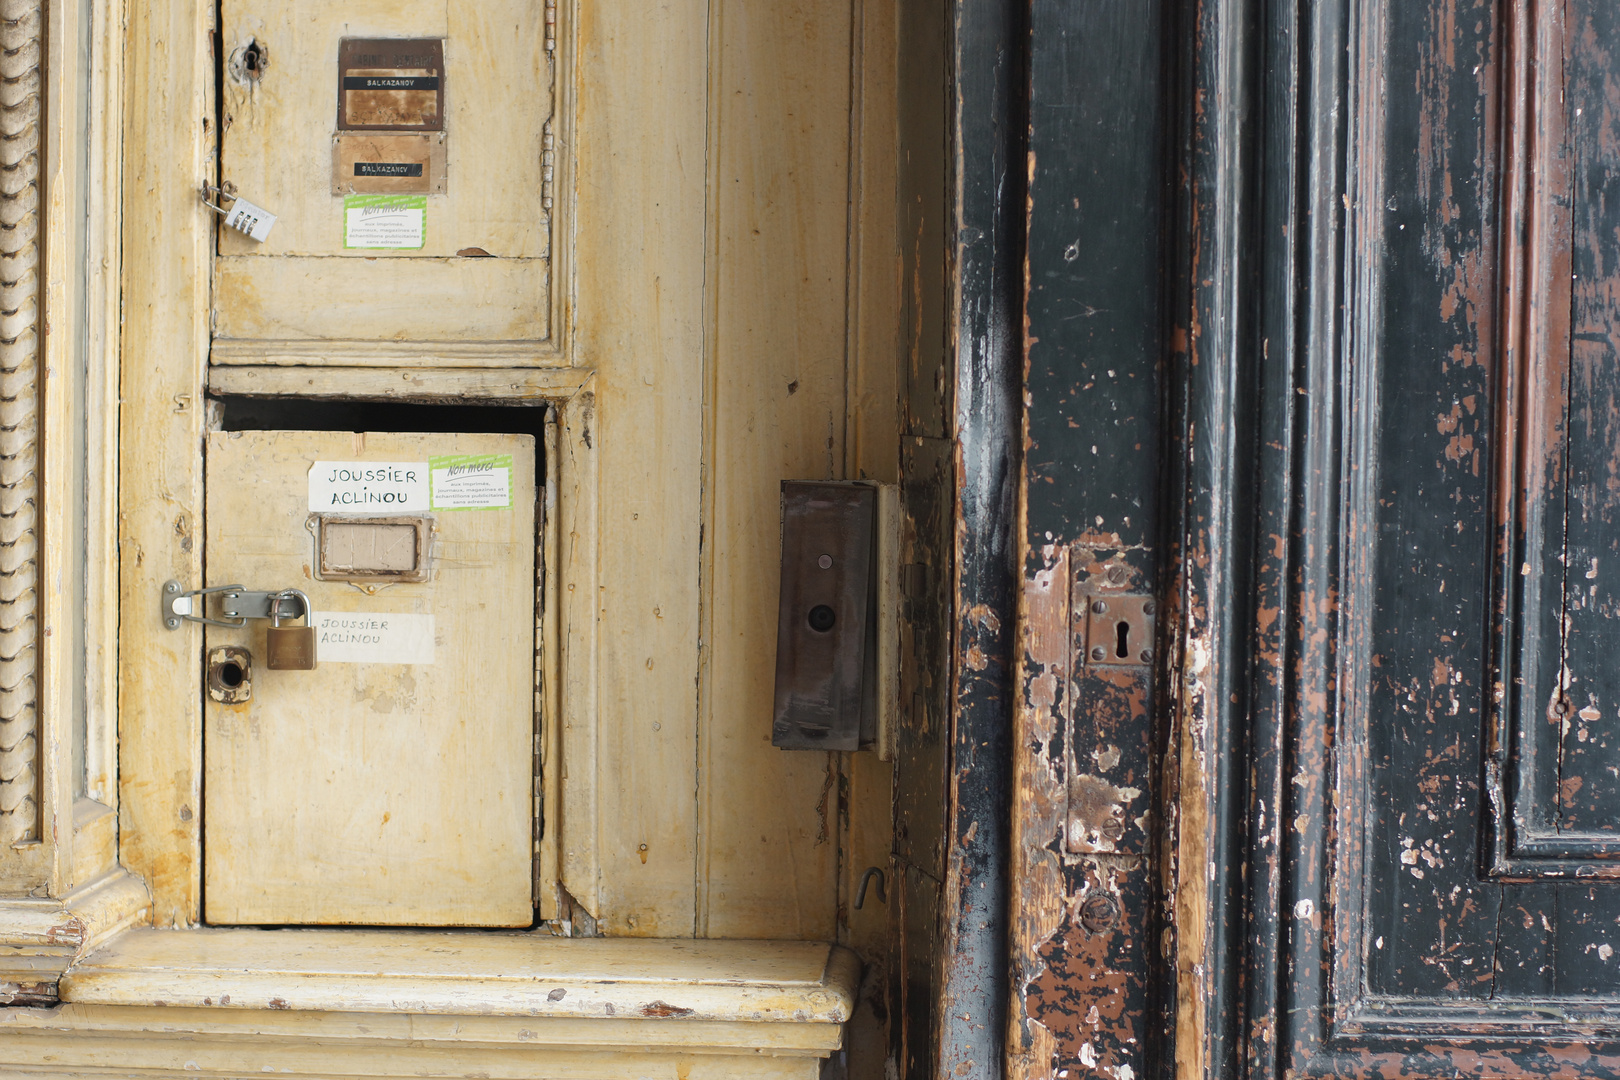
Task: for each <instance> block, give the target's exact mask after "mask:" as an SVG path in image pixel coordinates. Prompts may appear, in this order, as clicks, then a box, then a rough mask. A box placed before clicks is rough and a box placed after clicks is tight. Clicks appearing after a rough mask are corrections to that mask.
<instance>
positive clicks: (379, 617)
mask: <svg viewBox="0 0 1620 1080" xmlns="http://www.w3.org/2000/svg"><path fill="white" fill-rule="evenodd" d="M311 625H313V626H314V627H315V659H316V660H317V661H318V662H319V663H322V664H431V663H433V644H434V642H433V616H432V615H416V614H412V613H410V612H380V611H317V612H316V613H315V617H314V618H313V619H312V620H311Z"/></svg>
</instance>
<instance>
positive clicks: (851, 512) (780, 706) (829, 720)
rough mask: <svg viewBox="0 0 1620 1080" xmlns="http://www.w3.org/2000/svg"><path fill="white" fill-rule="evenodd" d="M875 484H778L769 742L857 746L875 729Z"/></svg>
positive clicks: (833, 747)
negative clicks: (777, 589)
mask: <svg viewBox="0 0 1620 1080" xmlns="http://www.w3.org/2000/svg"><path fill="white" fill-rule="evenodd" d="M876 522H877V491H876V489H875V488H874V487H873V486H872V485H870V484H860V483H838V482H811V481H798V480H787V481H783V483H782V585H781V599H780V607H779V609H778V613H777V631H776V707H775V714H774V717H773V720H772V724H771V743H772V744H773V745H775V746H777V747H780V748H782V749H785V750H858V749H860V748H861V746H862V744H863V743H865V744H868V745H870V744H871V742H872V740H873V738H874V735H875V730H876V723H877V721H876V713H877V699H876V682H877V679H876V668H877V659H876V646H877V640H876V639H877V633H876V618H877V604H876V589H875V578H874V557H873V556H874V546H875V542H876V535H877V534H876Z"/></svg>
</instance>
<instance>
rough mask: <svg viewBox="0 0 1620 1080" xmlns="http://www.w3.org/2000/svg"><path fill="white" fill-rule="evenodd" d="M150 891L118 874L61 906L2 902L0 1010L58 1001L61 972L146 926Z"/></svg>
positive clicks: (133, 878)
mask: <svg viewBox="0 0 1620 1080" xmlns="http://www.w3.org/2000/svg"><path fill="white" fill-rule="evenodd" d="M150 907H151V898H150V897H149V896H148V895H147V891H146V885H145V884H144V883H143V882H142V881H141V879H140V878H138V877H136V876H135V875H133V874H130V873H128V872H126V871H124V870H115V871H113V872H112V873H110V874H107V875H106V876H105V877H102V878H100V879H98V880H96V881H93V882H91V883H90V884H89V885H86V886H84V887H83V888H80V889H75V890H74V891H73V892H72V893H70V894H69V895H67V896H66V897H63V898H62V899H59V900H0V1005H37V1004H46V1003H49V1002H51V1001H54V1000H56V993H57V980H58V979H60V978H61V976H62V972H63V971H65V970H66V969H67V968H68V967H69V966H70V965H72V964H73V963H74V962H75V961H77V960H78V959H79V958H80V957H82V956H84V955H85V954H86V953H88V952H90V951H91V950H93V949H94V948H96V946H98V945H100V944H101V943H102V942H103V941H105V940H107V939H108V938H109V937H110V936H112V935H114V934H116V933H118V932H119V931H120V930H123V929H125V928H126V927H129V926H132V925H134V924H135V923H136V922H144V921H147V920H146V918H145V916H146V915H147V912H148V910H149V909H150Z"/></svg>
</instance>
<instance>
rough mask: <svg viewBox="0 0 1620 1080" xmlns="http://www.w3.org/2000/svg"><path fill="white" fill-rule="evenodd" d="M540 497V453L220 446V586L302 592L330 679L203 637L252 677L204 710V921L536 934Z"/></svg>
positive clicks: (214, 501) (215, 546) (252, 632)
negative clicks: (242, 696) (242, 693)
mask: <svg viewBox="0 0 1620 1080" xmlns="http://www.w3.org/2000/svg"><path fill="white" fill-rule="evenodd" d="M458 467H459V471H454V474H453V475H452V472H453V470H457V469H458ZM430 468H432V469H434V470H436V471H435V472H434V473H433V474H431V475H432V476H436V477H437V478H438V482H437V483H435V482H434V481H433V480H432V479H431V477H430V474H429V473H428V470H429V469H430ZM414 470H422V473H421V474H420V475H418V474H416V473H415V472H414ZM502 470H505V475H504V476H503V475H502V473H501V471H502ZM534 478H535V442H534V439H533V438H532V437H531V436H527V435H467V434H456V435H417V434H379V433H351V432H322V431H235V432H216V433H213V434H211V435H210V436H209V437H208V444H207V466H206V484H207V491H206V496H207V525H206V538H207V548H206V560H207V565H208V572H209V575H210V577H209V580H210V581H211V582H215V583H219V584H230V583H240V584H242V585H244V586H246V587H247V588H248V589H250V590H274V589H283V588H294V589H298V590H300V591H302V592H303V593H304V594H305V595H307V596H308V597H309V600H310V605H311V607H312V608H313V611H314V617H313V620H312V621H313V623H314V626H315V634H316V663H317V666H316V668H315V669H314V670H312V671H300V670H292V671H272V670H269V669H268V668H267V667H266V664H265V660H266V635H267V633H268V632H269V627H270V622H269V620H265V619H252V620H250V621H249V623H248V625H247V626H245V627H243V628H241V629H230V628H221V627H216V626H210V627H208V630H207V648H206V649H205V650H204V651H203V656H204V657H205V658H207V657H209V656H210V655H214V656H218V655H219V653H218V651H219V650H221V649H223V648H225V647H235V648H238V649H245V650H247V653H248V655H249V657H250V661H249V664H250V671H248V672H246V673H245V674H246V676H247V678H246V681H247V684H248V686H249V690H250V692H249V694H248V695H247V699H246V700H245V701H235V702H229V701H220V700H216V699H215V698H216V695H215V694H208V695H206V700H205V703H204V711H205V725H204V747H203V756H204V771H205V795H204V800H203V806H204V815H205V817H204V822H203V826H204V857H203V862H204V895H205V900H204V910H205V919H206V920H207V921H208V922H211V923H282V924H286V923H320V924H373V925H375V924H381V925H427V926H454V925H468V926H520V925H521V926H526V925H528V924H529V923H530V922H531V921H532V920H533V904H532V901H531V860H532V844H533V840H532V837H533V791H534V779H533V776H534V734H533V733H534V705H533V702H534V670H535V667H534V647H535V633H534V620H535V605H534V595H535V594H534V574H535V562H534V552H535V541H536V537H535V525H534V523H535V512H534V497H535V479H534ZM503 481H504V483H505V486H506V492H507V498H506V499H505V500H503V499H502V497H501V495H500V488H501V484H502V482H503ZM458 485H459V488H458ZM461 489H466V492H467V493H465V494H457V493H456V492H457V491H458V490H461ZM503 501H504V502H505V505H501V503H502V502H503ZM317 504H318V505H317ZM424 529H425V539H426V543H425V544H424V545H422V547H421V550H420V551H418V550H416V548H415V546H414V544H412V543H405V541H410V540H413V538H414V537H416V536H417V535H419V533H420V532H421V531H422V530H424ZM323 564H324V565H323ZM412 578H419V579H421V580H411V579H412ZM294 609H295V606H289V610H294ZM209 612H210V614H215V615H217V614H219V610H218V607H217V605H211V606H210V608H209ZM283 621H284V623H285V624H287V625H296V624H297V623H298V620H291V619H288V620H283ZM218 696H225V697H231V696H238V695H234V694H233V695H218Z"/></svg>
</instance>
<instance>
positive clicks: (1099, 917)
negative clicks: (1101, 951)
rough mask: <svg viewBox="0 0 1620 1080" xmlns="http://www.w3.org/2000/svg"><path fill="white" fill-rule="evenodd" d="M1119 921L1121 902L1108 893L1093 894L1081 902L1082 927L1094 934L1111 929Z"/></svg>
mask: <svg viewBox="0 0 1620 1080" xmlns="http://www.w3.org/2000/svg"><path fill="white" fill-rule="evenodd" d="M1118 919H1119V901H1118V900H1115V899H1114V898H1113V897H1112V896H1109V895H1108V894H1107V893H1092V894H1091V895H1090V896H1088V897H1086V898H1085V899H1084V900H1082V901H1081V902H1080V925H1081V926H1084V927H1085V928H1086V929H1087V930H1090V931H1091V932H1092V933H1093V934H1100V933H1102V932H1103V931H1105V930H1107V929H1109V928H1110V927H1112V926H1113V925H1114V923H1115V922H1116V921H1118Z"/></svg>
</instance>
